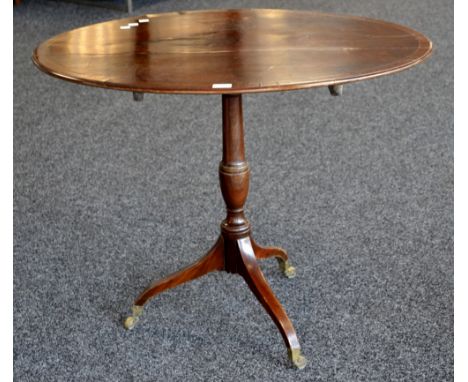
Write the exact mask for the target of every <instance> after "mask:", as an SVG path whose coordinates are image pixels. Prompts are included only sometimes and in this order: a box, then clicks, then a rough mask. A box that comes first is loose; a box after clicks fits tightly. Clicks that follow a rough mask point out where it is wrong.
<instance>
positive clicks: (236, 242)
mask: <svg viewBox="0 0 468 382" xmlns="http://www.w3.org/2000/svg"><path fill="white" fill-rule="evenodd" d="M270 257H276V258H277V259H278V262H279V264H280V269H281V270H282V272H283V274H284V275H285V276H286V277H288V278H291V277H294V275H295V268H294V267H292V266H291V265H290V263H289V260H288V255H287V253H286V251H284V250H283V249H281V248H277V247H261V246H259V245H258V244H256V243H255V242H254V241H253V239H252V238H251V237H250V234H249V235H248V236H245V237H242V238H230V237H229V235H227V234H226V235H224V234H222V235H221V236H220V237H219V239H218V241H217V242H216V244H215V245H214V246H213V247H212V248H211V249H210V250H209V251H208V253H207V254H206V255H205V256H203V257H202V258H201V259H199V260H198V261H197V262H195V263H193V264H191V265H189V266H188V267H186V268H184V269H182V270H180V271H178V272H175V273H173V274H171V275H169V276H167V277H165V278H163V279H161V280H158V281H155V282H154V283H152V284H151V285H150V286H149V287H148V288H146V289H145V290H144V291H143V292H142V293H141V294H140V296H138V298H137V299H136V300H135V304H134V305H133V307H132V315H131V316H129V317H127V319H126V320H125V322H124V325H125V328H126V329H133V327H134V326H135V325H136V323H137V322H138V320H139V318H140V316H141V314H142V313H143V307H144V305H145V304H146V303H147V302H148V301H149V300H150V299H151V298H153V297H155V296H156V295H157V294H159V293H161V292H163V291H165V290H167V289H170V288H174V287H176V286H178V285H181V284H183V283H185V282H187V281H190V280H194V279H196V278H198V277H201V276H203V275H205V274H208V273H210V272H213V271H222V270H224V271H226V272H229V273H236V274H239V275H240V276H242V277H243V279H244V280H245V282H246V283H247V285H248V286H249V288H250V290H251V291H252V292H253V294H254V295H255V296H256V297H257V299H258V300H259V302H260V303H261V304H262V305H263V307H264V308H265V310H266V311H267V313H268V314H269V315H270V317H271V318H272V319H273V321H274V322H275V324H276V326H277V327H278V329H279V331H280V333H281V335H282V337H283V340H284V342H285V344H286V346H287V348H288V355H289V358H290V360H291V362H292V364H293V365H294V366H295V367H297V368H298V369H302V368H304V367H305V365H306V363H307V361H306V359H305V358H304V357H303V356H302V354H301V348H300V345H299V341H298V339H297V335H296V332H295V330H294V327H293V325H292V323H291V321H290V320H289V318H288V316H287V315H286V312H285V310H284V308H283V307H282V306H281V304H280V302H279V301H278V299H277V298H276V296H275V295H274V293H273V291H272V290H271V288H270V286H269V284H268V282H267V281H266V279H265V277H264V275H263V273H262V271H261V270H260V267H259V265H258V261H257V260H258V259H267V258H270Z"/></svg>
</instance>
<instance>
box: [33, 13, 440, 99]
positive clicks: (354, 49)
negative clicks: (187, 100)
mask: <svg viewBox="0 0 468 382" xmlns="http://www.w3.org/2000/svg"><path fill="white" fill-rule="evenodd" d="M146 20H147V21H146ZM129 23H130V25H129ZM132 23H134V24H133V25H132ZM431 49H432V44H431V41H430V40H429V39H428V38H426V37H425V36H424V35H422V34H420V33H418V32H416V31H413V30H411V29H409V28H407V27H404V26H401V25H397V24H392V23H388V22H384V21H380V20H373V19H368V18H363V17H355V16H346V15H334V14H324V13H317V12H310V11H290V10H278V9H235V10H207V11H189V12H173V13H161V14H152V15H142V16H139V17H131V18H126V19H121V20H113V21H107V22H103V23H99V24H94V25H90V26H86V27H83V28H78V29H75V30H72V31H69V32H65V33H62V34H60V35H58V36H56V37H53V38H51V39H49V40H47V41H45V42H44V43H42V44H40V45H39V46H38V47H37V48H36V50H35V51H34V54H33V61H34V62H35V64H36V65H37V66H38V67H39V68H40V69H42V70H43V71H45V72H46V73H48V74H51V75H54V76H57V77H60V78H62V79H66V80H70V81H74V82H78V83H81V84H86V85H93V86H99V87H105V88H112V89H119V90H128V91H141V92H152V93H202V94H208V93H223V94H229V93H231V94H241V93H249V92H267V91H281V90H293V89H301V88H310V87H317V86H328V85H333V84H342V83H347V82H352V81H358V80H364V79H367V78H372V77H377V76H381V75H385V74H390V73H393V72H397V71H400V70H403V69H406V68H409V67H411V66H413V65H415V64H417V63H419V62H421V61H422V60H423V59H425V58H426V57H428V56H429V54H430V52H431Z"/></svg>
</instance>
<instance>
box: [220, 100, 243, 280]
mask: <svg viewBox="0 0 468 382" xmlns="http://www.w3.org/2000/svg"><path fill="white" fill-rule="evenodd" d="M222 102H223V159H222V161H221V163H220V165H219V180H220V185H221V192H222V194H223V198H224V201H225V203H226V210H227V216H226V219H225V220H224V221H223V222H222V223H221V232H222V235H223V238H224V246H225V269H226V271H228V272H236V270H237V266H236V255H237V246H236V241H237V240H238V239H241V238H243V237H246V236H249V235H250V223H249V222H248V220H247V219H246V217H245V215H244V204H245V201H246V199H247V194H248V192H249V175H250V169H249V164H248V163H247V162H246V160H245V150H244V125H243V124H244V123H243V116H242V96H241V95H240V94H239V95H226V94H223V96H222Z"/></svg>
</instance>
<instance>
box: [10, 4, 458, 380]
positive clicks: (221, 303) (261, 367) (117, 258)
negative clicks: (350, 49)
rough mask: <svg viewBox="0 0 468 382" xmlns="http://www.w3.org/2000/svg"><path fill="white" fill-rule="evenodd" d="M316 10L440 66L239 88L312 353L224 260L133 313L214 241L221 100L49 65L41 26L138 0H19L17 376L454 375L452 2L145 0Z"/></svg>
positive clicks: (259, 205) (50, 31)
mask: <svg viewBox="0 0 468 382" xmlns="http://www.w3.org/2000/svg"><path fill="white" fill-rule="evenodd" d="M135 7H136V11H135V14H144V13H146V12H162V11H171V10H181V9H193V8H220V7H224V8H226V7H235V8H240V7H270V8H296V9H314V10H319V11H323V12H339V13H346V14H356V15H363V16H370V17H376V18H381V19H385V20H388V21H393V22H398V23H401V24H404V25H408V26H411V27H413V28H414V29H416V30H419V31H421V32H423V33H425V34H426V35H427V36H428V37H430V38H431V39H432V40H433V42H434V45H435V51H434V54H433V56H432V58H430V60H429V61H427V62H426V63H424V64H423V65H421V66H418V67H416V68H413V69H411V70H408V71H405V72H402V73H400V74H398V75H394V76H389V77H384V78H380V79H376V80H371V81H367V82H362V83H357V84H354V85H351V86H348V87H346V88H345V94H344V96H343V97H340V98H332V97H330V96H329V94H328V91H327V90H326V89H317V90H304V91H298V92H286V93H271V94H263V95H248V96H245V98H244V113H245V126H246V145H247V147H246V148H247V154H248V159H249V161H250V164H251V167H252V180H251V188H250V190H251V191H250V195H249V199H248V202H247V213H248V217H249V218H250V220H251V222H252V224H253V227H254V235H255V237H256V239H257V241H258V242H259V243H261V244H270V245H278V246H282V247H284V248H286V249H287V250H288V251H289V254H290V256H291V258H292V261H293V262H294V265H295V266H296V267H297V269H298V275H297V277H296V278H295V279H293V280H287V279H284V278H283V277H282V276H281V275H280V273H279V272H278V269H277V266H276V262H275V261H273V260H267V261H265V262H263V270H264V273H265V275H266V277H267V279H268V280H269V282H270V283H271V286H272V288H273V290H274V291H275V293H276V294H277V296H278V298H279V299H280V300H281V301H282V303H283V305H284V306H285V308H286V310H287V312H288V314H289V316H290V318H291V320H292V321H293V323H294V325H295V327H296V330H297V332H298V334H299V338H300V340H301V342H302V345H303V350H304V353H305V355H306V356H307V358H308V359H309V365H308V366H307V368H306V369H304V370H302V371H296V370H293V369H291V368H289V367H288V362H287V357H286V351H285V348H284V345H283V342H282V339H281V337H280V335H279V333H278V331H277V330H276V328H275V326H274V324H273V322H272V321H271V320H270V318H269V317H268V316H267V314H266V313H265V312H264V311H263V309H262V307H261V306H260V304H259V303H257V301H256V300H255V299H254V298H253V295H252V294H251V292H250V291H249V290H248V288H247V287H246V285H245V283H244V281H243V280H242V279H241V278H240V277H238V276H234V275H228V274H225V273H216V274H211V275H209V276H207V277H204V278H201V279H199V280H196V281H194V282H192V283H190V284H186V285H184V286H181V287H179V288H177V289H173V290H171V291H169V292H166V293H163V294H161V295H160V296H159V297H157V298H156V299H154V300H153V301H152V302H151V303H150V304H149V305H148V306H147V308H146V310H145V314H144V316H143V318H142V320H141V322H140V323H139V326H137V327H136V328H135V330H134V331H131V332H127V331H125V330H124V329H123V327H122V319H123V317H125V316H126V315H127V314H128V313H129V308H130V306H131V305H132V300H133V298H134V297H135V296H136V295H137V294H138V293H139V292H140V291H141V290H142V288H144V287H145V286H146V285H147V284H148V283H149V282H150V281H151V280H153V279H156V278H159V277H161V276H164V275H166V274H168V273H170V272H172V271H174V270H177V269H179V268H180V267H182V266H185V265H186V264H188V263H190V262H192V261H194V260H196V259H197V258H198V257H199V256H201V255H202V254H203V253H204V252H205V251H206V250H207V249H208V248H209V247H210V246H211V245H212V243H213V241H214V240H215V239H216V237H217V234H218V224H219V222H220V220H221V219H222V218H223V217H224V205H223V201H222V198H221V195H220V192H219V190H218V178H217V166H218V161H219V159H220V154H221V153H220V150H221V141H220V140H221V129H220V128H221V123H220V122H221V108H220V105H221V103H220V97H217V96H190V95H184V96H181V95H173V96H164V95H149V96H147V97H146V98H145V101H144V102H142V103H135V102H133V101H132V97H131V94H129V93H125V92H117V91H105V90H102V89H97V88H89V87H84V86H78V85H74V84H71V83H67V82H64V81H60V80H57V79H53V78H51V77H49V76H46V75H44V74H42V73H40V72H39V71H38V70H37V69H36V68H35V67H34V65H33V64H32V62H31V60H30V57H31V53H32V51H33V49H34V47H35V46H36V45H37V44H38V43H39V42H41V41H43V40H44V39H46V38H49V37H51V36H53V35H55V34H57V33H60V32H62V31H65V30H68V29H70V28H74V27H78V26H82V25H85V24H90V23H94V22H98V21H103V20H108V19H112V18H116V17H125V14H123V13H121V12H118V11H112V10H106V9H102V8H95V7H89V6H83V5H76V4H70V3H63V2H55V1H45V0H42V1H27V0H25V1H24V3H23V4H22V5H21V6H19V7H16V8H15V9H14V375H15V380H16V381H34V382H37V381H48V382H50V381H162V380H167V381H248V380H258V381H285V380H297V381H347V382H349V381H449V380H452V379H453V293H452V287H453V258H452V254H453V228H452V227H453V210H452V204H453V155H452V151H453V134H452V127H453V106H452V103H453V91H452V89H453V28H452V25H453V9H452V4H451V3H450V2H442V1H439V0H418V1H405V0H393V1H386V2H384V1H377V0H370V1H362V0H347V1H330V0H327V1H324V0H317V1H308V0H302V1H300V0H288V1H279V0H277V1H274V0H272V1H266V0H265V1H260V0H258V1H234V0H229V1H219V0H216V1H215V0H213V1H209V0H202V1H189V0H178V1H175V0H173V1H168V0H165V1H146V0H135Z"/></svg>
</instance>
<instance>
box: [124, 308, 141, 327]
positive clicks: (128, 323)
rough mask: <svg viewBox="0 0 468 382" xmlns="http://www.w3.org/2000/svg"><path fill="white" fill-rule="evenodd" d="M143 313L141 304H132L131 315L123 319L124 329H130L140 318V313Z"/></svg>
mask: <svg viewBox="0 0 468 382" xmlns="http://www.w3.org/2000/svg"><path fill="white" fill-rule="evenodd" d="M142 313H143V306H139V305H133V306H132V315H131V316H129V317H127V319H126V320H125V321H124V326H125V329H127V330H131V329H133V328H134V326H135V325H136V324H137V322H138V320H139V319H140V316H141V314H142Z"/></svg>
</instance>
